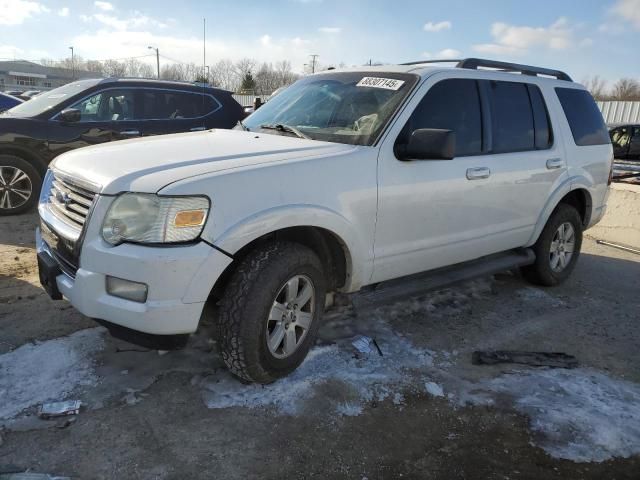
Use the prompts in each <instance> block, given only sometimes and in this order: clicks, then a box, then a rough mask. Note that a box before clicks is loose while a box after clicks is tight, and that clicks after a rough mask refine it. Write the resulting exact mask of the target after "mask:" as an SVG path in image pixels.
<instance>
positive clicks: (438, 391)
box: [424, 382, 444, 397]
mask: <svg viewBox="0 0 640 480" xmlns="http://www.w3.org/2000/svg"><path fill="white" fill-rule="evenodd" d="M424 388H425V390H426V391H427V393H429V394H430V395H433V396H434V397H444V390H443V389H442V387H441V386H440V385H438V384H437V383H435V382H425V384H424Z"/></svg>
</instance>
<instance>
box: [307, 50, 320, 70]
mask: <svg viewBox="0 0 640 480" xmlns="http://www.w3.org/2000/svg"><path fill="white" fill-rule="evenodd" d="M309 56H310V57H311V73H316V58H318V57H319V56H320V55H317V54H314V55H309Z"/></svg>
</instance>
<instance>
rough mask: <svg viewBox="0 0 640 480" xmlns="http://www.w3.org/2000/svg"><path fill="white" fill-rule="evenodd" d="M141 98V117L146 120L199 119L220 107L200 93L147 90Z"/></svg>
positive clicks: (210, 97)
mask: <svg viewBox="0 0 640 480" xmlns="http://www.w3.org/2000/svg"><path fill="white" fill-rule="evenodd" d="M142 96H143V101H142V110H141V117H142V118H144V119H147V120H151V119H154V120H167V119H170V120H175V119H190V118H199V117H204V116H206V115H208V114H210V113H212V112H214V111H216V110H218V109H220V107H221V104H220V102H218V101H217V100H216V99H215V98H213V97H212V96H210V95H203V94H201V93H190V92H174V91H170V90H147V91H144V93H143V94H142Z"/></svg>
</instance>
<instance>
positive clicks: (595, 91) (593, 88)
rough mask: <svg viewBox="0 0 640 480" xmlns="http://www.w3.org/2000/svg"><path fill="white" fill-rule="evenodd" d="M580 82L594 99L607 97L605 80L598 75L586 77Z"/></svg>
mask: <svg viewBox="0 0 640 480" xmlns="http://www.w3.org/2000/svg"><path fill="white" fill-rule="evenodd" d="M582 84H583V85H584V86H585V87H586V88H587V90H589V91H590V92H591V95H593V98H595V99H596V100H606V99H607V97H608V94H607V82H606V80H604V79H603V78H602V77H601V76H600V75H594V76H593V77H586V78H585V79H584V81H583V82H582Z"/></svg>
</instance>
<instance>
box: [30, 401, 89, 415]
mask: <svg viewBox="0 0 640 480" xmlns="http://www.w3.org/2000/svg"><path fill="white" fill-rule="evenodd" d="M81 406H82V402H81V401H80V400H67V401H66V402H51V403H44V404H42V406H41V407H40V410H39V411H38V416H39V417H40V418H43V419H45V420H47V419H49V418H54V417H64V416H67V415H77V414H78V413H80V407H81Z"/></svg>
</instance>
